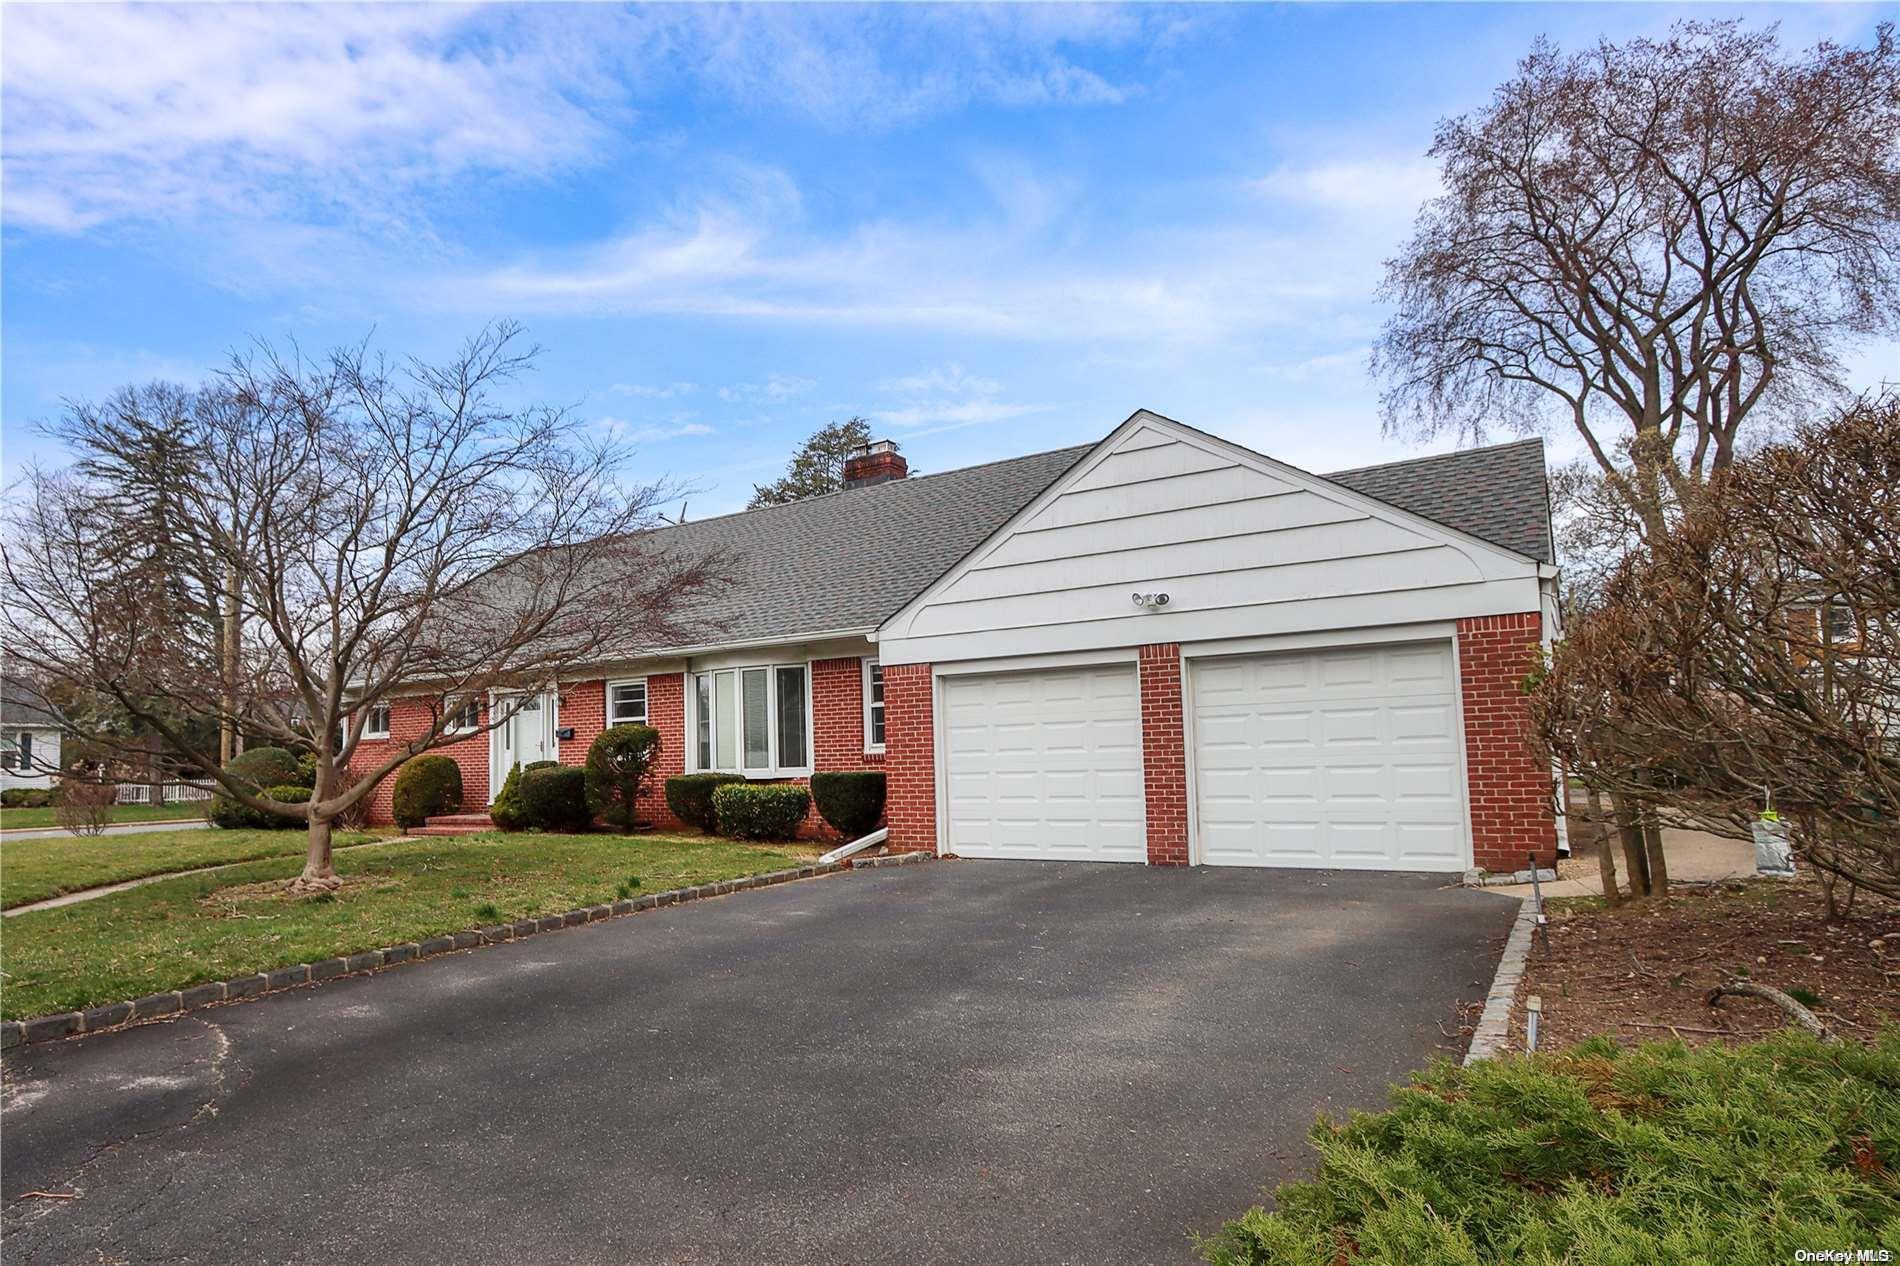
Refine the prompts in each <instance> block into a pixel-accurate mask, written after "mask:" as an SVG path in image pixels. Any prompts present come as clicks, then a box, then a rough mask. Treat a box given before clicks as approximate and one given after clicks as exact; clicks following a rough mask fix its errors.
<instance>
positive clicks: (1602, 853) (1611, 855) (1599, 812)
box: [1589, 787, 1623, 906]
mask: <svg viewBox="0 0 1900 1266" xmlns="http://www.w3.org/2000/svg"><path fill="white" fill-rule="evenodd" d="M1589 797H1590V829H1591V830H1592V831H1594V832H1596V846H1597V873H1598V874H1599V875H1601V876H1602V879H1603V900H1604V901H1605V902H1607V903H1608V904H1610V905H1612V906H1620V905H1622V904H1623V892H1622V890H1621V889H1620V888H1618V887H1617V886H1616V850H1615V849H1613V848H1612V847H1611V846H1610V819H1609V816H1608V815H1607V814H1605V813H1604V812H1603V797H1602V796H1600V795H1598V794H1597V790H1596V788H1595V787H1592V788H1590V789H1589Z"/></svg>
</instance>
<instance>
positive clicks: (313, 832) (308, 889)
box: [290, 816, 343, 897]
mask: <svg viewBox="0 0 1900 1266" xmlns="http://www.w3.org/2000/svg"><path fill="white" fill-rule="evenodd" d="M342 886H343V881H342V880H341V879H338V878H337V875H336V867H335V865H334V864H332V861H331V857H330V819H328V818H318V817H314V816H313V817H312V818H311V819H310V850H309V851H308V852H307V853H305V854H304V859H303V874H301V875H299V876H297V877H296V878H295V879H293V880H291V881H290V892H291V894H292V895H293V896H299V897H301V896H308V895H310V894H313V893H319V892H335V891H336V890H337V889H338V888H341V887H342Z"/></svg>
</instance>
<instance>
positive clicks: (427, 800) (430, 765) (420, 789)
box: [390, 756, 462, 831]
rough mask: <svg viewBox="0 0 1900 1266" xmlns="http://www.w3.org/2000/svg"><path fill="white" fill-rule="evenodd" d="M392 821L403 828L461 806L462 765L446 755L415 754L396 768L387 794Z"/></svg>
mask: <svg viewBox="0 0 1900 1266" xmlns="http://www.w3.org/2000/svg"><path fill="white" fill-rule="evenodd" d="M390 799H391V801H392V804H391V806H390V807H391V808H392V809H394V810H395V815H396V825H397V826H399V827H401V828H403V829H404V830H405V831H406V830H408V829H409V828H410V827H416V826H421V825H422V824H423V823H424V822H426V821H427V820H428V819H430V818H432V817H435V816H437V815H438V814H443V813H453V812H455V811H456V810H457V809H459V808H461V807H462V767H461V766H460V765H458V764H456V763H455V762H454V761H453V760H451V759H450V758H448V757H447V756H416V757H412V758H410V759H409V760H407V761H404V762H403V766H402V768H401V769H399V770H397V771H396V789H395V791H394V792H393V793H392V794H391V797H390Z"/></svg>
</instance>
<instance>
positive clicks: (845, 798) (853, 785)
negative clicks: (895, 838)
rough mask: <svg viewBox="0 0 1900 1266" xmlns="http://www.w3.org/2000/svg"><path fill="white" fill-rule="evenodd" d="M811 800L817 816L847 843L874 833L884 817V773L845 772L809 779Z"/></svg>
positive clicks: (877, 770)
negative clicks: (816, 808) (833, 828)
mask: <svg viewBox="0 0 1900 1266" xmlns="http://www.w3.org/2000/svg"><path fill="white" fill-rule="evenodd" d="M811 798H812V802H813V803H814V804H816V805H817V806H818V815H819V816H820V817H822V818H823V819H824V820H825V821H827V822H829V823H831V825H832V826H833V827H835V828H836V829H837V831H838V832H839V834H841V835H843V836H844V837H845V838H846V839H847V840H855V839H857V838H858V837H859V836H860V835H867V834H869V833H870V832H872V831H874V830H876V829H877V822H878V819H879V818H881V817H883V816H884V771H883V770H881V769H847V770H836V771H833V772H831V773H825V774H813V775H812V776H811Z"/></svg>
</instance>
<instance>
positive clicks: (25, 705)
mask: <svg viewBox="0 0 1900 1266" xmlns="http://www.w3.org/2000/svg"><path fill="white" fill-rule="evenodd" d="M0 723H4V724H6V725H21V726H27V727H29V728H31V727H41V728H44V729H49V730H56V729H58V728H59V718H58V717H56V716H54V715H53V713H52V710H51V709H50V708H49V707H47V704H46V698H45V696H43V695H42V694H40V691H39V687H37V686H35V685H34V684H33V683H32V682H30V681H25V680H22V679H21V678H18V677H0Z"/></svg>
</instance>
